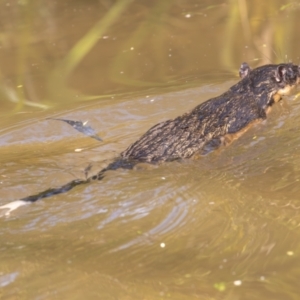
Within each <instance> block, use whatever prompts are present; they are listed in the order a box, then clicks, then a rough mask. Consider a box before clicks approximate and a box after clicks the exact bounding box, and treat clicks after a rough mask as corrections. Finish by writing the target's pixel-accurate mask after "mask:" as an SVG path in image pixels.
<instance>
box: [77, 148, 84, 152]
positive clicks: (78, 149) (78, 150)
mask: <svg viewBox="0 0 300 300" xmlns="http://www.w3.org/2000/svg"><path fill="white" fill-rule="evenodd" d="M82 150H83V149H81V148H77V149H75V152H81V151H82Z"/></svg>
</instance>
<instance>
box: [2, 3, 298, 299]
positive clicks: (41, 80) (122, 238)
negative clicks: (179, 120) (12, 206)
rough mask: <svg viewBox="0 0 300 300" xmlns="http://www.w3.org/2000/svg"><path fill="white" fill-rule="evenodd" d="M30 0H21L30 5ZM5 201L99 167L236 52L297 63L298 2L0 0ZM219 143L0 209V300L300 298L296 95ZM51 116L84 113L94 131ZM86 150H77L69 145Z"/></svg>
mask: <svg viewBox="0 0 300 300" xmlns="http://www.w3.org/2000/svg"><path fill="white" fill-rule="evenodd" d="M29 2H30V3H29ZM0 8H1V9H0V16H1V18H0V20H1V21H0V28H1V32H0V80H1V81H0V92H1V93H0V94H1V97H0V105H1V111H0V114H1V119H0V163H1V170H0V205H2V204H5V203H7V202H9V201H12V200H16V199H18V198H22V197H25V196H28V195H31V194H33V193H36V192H39V191H42V190H44V189H46V188H48V187H52V186H60V185H62V184H64V183H66V182H68V181H70V180H73V179H74V178H84V176H85V175H84V169H85V168H86V167H87V166H88V165H89V163H92V165H93V168H92V170H91V174H95V173H96V172H97V171H98V170H100V169H101V168H102V167H104V166H105V165H107V163H108V162H109V161H110V160H111V159H112V158H113V157H115V156H117V155H118V153H119V152H121V151H122V150H124V149H125V148H126V147H127V146H128V145H129V144H130V143H131V142H133V141H135V140H136V139H137V138H138V137H139V136H140V135H141V134H143V133H144V132H145V131H146V130H147V129H148V128H149V127H151V126H152V125H153V124H156V123H157V122H159V121H162V120H166V119H168V118H172V117H175V116H177V115H179V114H182V113H183V112H185V111H187V110H189V109H190V108H192V107H194V106H196V105H197V104H198V103H201V102H202V101H205V100H207V99H209V98H211V97H213V96H215V95H218V94H220V93H222V92H224V91H225V90H226V89H227V88H228V87H229V86H231V85H232V84H233V83H235V82H236V81H237V80H238V79H237V70H238V68H239V65H240V63H241V62H243V61H248V62H249V63H250V64H251V65H252V66H257V65H260V64H264V63H268V62H280V61H288V60H293V61H294V62H295V63H299V62H300V58H299V51H300V42H299V32H298V31H299V30H298V28H300V27H299V26H300V24H299V18H298V15H299V10H300V3H299V1H279V0H278V1H274V0H272V1H271V0H269V1H246V0H239V1H229V0H228V1H219V0H214V1H197V0H189V1H188V0H181V1H173V0H165V1H126V0H124V1H119V2H118V1H108V0H107V1H105V0H100V1H92V0H91V1H19V2H15V1H10V0H7V1H2V2H1V3H0ZM292 99H293V97H289V98H288V99H287V100H288V101H286V102H284V103H282V105H278V106H277V107H276V108H275V109H274V111H273V112H272V114H271V115H270V118H269V120H268V122H266V123H265V124H261V125H258V126H256V127H255V128H253V129H251V130H250V131H249V132H247V133H246V134H245V135H244V136H243V137H242V138H241V139H239V140H238V141H236V142H234V143H233V144H232V145H231V146H229V147H228V148H226V149H223V150H222V151H220V152H218V153H212V154H211V155H209V156H207V157H205V158H201V159H199V160H197V161H195V160H194V161H186V162H174V163H167V164H164V165H162V166H159V167H156V168H152V169H151V170H133V171H132V170H131V171H127V170H126V171H125V170H123V171H122V170H118V171H115V172H113V171H111V172H109V173H107V176H106V177H105V179H104V180H103V181H101V182H94V183H91V184H88V185H84V186H78V187H77V188H75V189H73V190H72V191H70V192H68V193H66V194H63V195H59V196H53V197H52V198H49V199H45V200H41V201H39V202H37V203H35V204H32V205H28V206H25V207H22V208H20V209H19V210H17V211H15V212H13V213H12V215H11V216H9V217H1V218H0V298H1V299H230V300H232V299H233V300H235V299H280V300H282V299H299V297H300V296H299V295H300V287H299V276H300V267H299V266H300V242H299V237H300V232H299V224H300V213H299V212H300V201H299V200H300V199H299V198H300V196H299V195H300V185H299V180H300V154H299V148H300V135H299V128H300V102H299V101H290V100H292ZM49 117H61V118H65V119H72V120H82V121H85V120H88V121H89V124H90V125H91V126H92V127H93V128H95V129H96V130H97V132H98V133H99V135H100V136H101V137H102V138H103V140H104V142H102V143H100V142H98V141H96V140H93V139H91V138H89V137H85V136H84V135H81V134H80V133H78V132H76V131H74V130H73V128H71V127H70V126H68V125H67V124H65V123H62V122H57V121H53V120H49V119H47V118H49ZM78 148H80V149H82V151H81V152H75V149H78Z"/></svg>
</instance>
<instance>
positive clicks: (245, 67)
mask: <svg viewBox="0 0 300 300" xmlns="http://www.w3.org/2000/svg"><path fill="white" fill-rule="evenodd" d="M250 71H251V69H250V67H249V65H248V64H247V63H246V62H243V63H242V64H241V66H240V71H239V75H240V78H242V79H243V78H245V77H246V76H247V75H248V74H249V73H250Z"/></svg>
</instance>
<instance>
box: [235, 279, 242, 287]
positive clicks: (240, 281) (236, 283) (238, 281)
mask: <svg viewBox="0 0 300 300" xmlns="http://www.w3.org/2000/svg"><path fill="white" fill-rule="evenodd" d="M233 284H234V285H235V286H240V285H242V280H235V281H234V282H233Z"/></svg>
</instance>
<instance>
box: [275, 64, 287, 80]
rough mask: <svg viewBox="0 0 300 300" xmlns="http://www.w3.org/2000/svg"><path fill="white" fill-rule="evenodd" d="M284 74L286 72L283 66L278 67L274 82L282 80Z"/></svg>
mask: <svg viewBox="0 0 300 300" xmlns="http://www.w3.org/2000/svg"><path fill="white" fill-rule="evenodd" d="M286 72H287V70H286V67H285V66H283V65H281V66H278V67H277V70H276V74H275V80H276V81H277V82H281V81H282V80H283V79H284V75H285V74H286Z"/></svg>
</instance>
